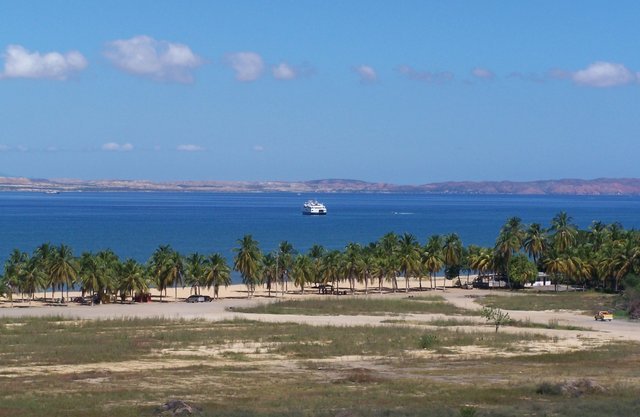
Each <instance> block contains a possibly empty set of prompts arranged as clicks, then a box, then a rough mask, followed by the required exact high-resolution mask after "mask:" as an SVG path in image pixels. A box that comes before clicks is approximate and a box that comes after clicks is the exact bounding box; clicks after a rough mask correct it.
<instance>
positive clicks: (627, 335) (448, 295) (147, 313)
mask: <svg viewBox="0 0 640 417" xmlns="http://www.w3.org/2000/svg"><path fill="white" fill-rule="evenodd" d="M428 285H429V284H428V282H423V286H424V287H425V289H426V288H427V287H428ZM439 285H440V286H441V285H442V283H439ZM399 286H400V289H401V291H400V292H397V293H383V294H377V290H373V289H371V288H370V293H369V295H364V294H363V293H362V292H360V294H359V295H358V297H364V296H367V297H400V298H402V297H407V296H408V294H406V293H405V292H404V291H403V288H404V282H402V281H400V282H399ZM411 287H412V289H416V288H417V287H418V283H417V282H412V283H411ZM359 290H360V291H362V290H363V288H360V289H359ZM434 293H437V294H438V295H441V296H443V297H444V298H445V299H446V300H447V301H448V302H450V303H452V304H454V305H456V306H458V307H462V308H466V309H480V308H481V306H480V304H478V303H477V302H476V300H477V299H478V297H482V296H484V295H487V294H489V293H495V292H492V291H490V290H476V289H474V290H463V289H454V288H447V289H446V290H445V291H443V290H442V289H441V288H440V289H438V290H425V291H423V292H413V291H412V292H411V293H410V294H409V295H417V294H420V295H426V294H434ZM175 294H176V292H175V291H174V289H173V288H172V289H169V290H168V292H167V295H168V296H167V297H166V298H165V302H159V301H157V300H159V294H158V293H157V292H153V295H154V297H153V300H154V301H153V302H150V303H136V304H119V303H117V304H102V305H94V306H88V305H79V304H75V303H67V304H66V305H65V306H48V305H44V304H43V303H38V302H32V303H29V302H24V303H14V304H13V307H11V304H10V303H9V302H4V303H3V304H0V317H34V316H62V317H66V318H72V319H108V318H127V317H139V318H151V317H164V318H168V319H179V318H183V319H196V318H198V319H205V320H215V321H218V320H230V319H234V318H246V319H251V320H260V321H268V322H295V323H304V324H311V325H335V326H355V325H371V326H384V325H397V323H396V324H390V323H388V321H389V319H393V320H394V321H397V320H402V321H403V322H405V323H406V324H407V325H421V326H429V322H430V321H431V320H434V319H440V318H448V317H444V316H443V315H438V314H405V315H401V316H397V315H396V316H393V317H390V316H366V315H357V316H304V315H286V314H245V313H240V312H236V311H234V309H235V308H238V307H247V306H253V305H257V304H260V303H268V302H274V301H278V300H283V299H296V298H303V297H325V298H330V297H336V296H335V295H318V294H317V290H313V289H311V288H309V289H307V291H306V293H305V294H304V295H303V294H300V292H299V291H295V292H293V291H292V292H289V293H286V294H285V295H284V296H282V294H281V292H278V293H277V294H276V293H275V292H272V294H271V297H269V296H268V293H267V291H266V290H265V289H263V288H257V289H256V292H255V295H254V297H252V298H250V299H248V298H247V296H246V287H245V286H244V285H232V286H229V288H221V290H220V297H221V298H220V299H217V300H215V301H212V302H210V303H193V304H192V303H185V302H184V301H182V300H184V298H186V297H188V296H189V295H190V294H191V290H190V289H189V288H184V289H183V288H178V290H177V296H178V298H177V300H176V298H175ZM202 294H208V295H212V292H211V291H202ZM501 294H505V293H504V292H501ZM47 295H48V296H49V297H51V293H49V294H47ZM75 295H76V294H74V293H71V294H70V296H71V297H73V296H75ZM37 296H42V294H39V295H37ZM56 296H57V297H59V296H60V294H56ZM65 296H66V294H65ZM508 313H509V315H510V317H511V318H513V319H517V320H529V321H531V322H535V323H543V324H547V323H549V321H550V320H552V319H554V320H556V319H557V320H558V322H559V324H560V325H571V326H579V327H581V328H585V329H590V330H588V331H586V330H585V331H568V330H555V329H538V328H521V327H503V328H502V329H501V330H500V331H509V332H523V331H531V332H535V333H545V334H548V335H551V336H553V337H555V338H558V339H562V340H563V343H562V344H564V345H567V346H572V345H576V346H577V345H584V344H585V340H590V341H592V342H594V343H604V342H606V341H613V340H619V341H624V340H627V341H640V323H638V322H631V321H626V320H614V321H612V322H596V321H595V320H594V319H593V317H592V316H588V315H584V314H581V313H580V312H574V311H508ZM456 318H460V319H461V318H463V317H456ZM469 318H472V319H474V320H477V322H478V326H470V327H468V329H470V330H475V331H477V330H485V331H493V328H492V327H491V326H489V325H486V324H485V323H484V321H483V319H481V318H478V317H472V316H470V317H469ZM456 327H457V328H461V329H462V328H464V327H460V326H456Z"/></svg>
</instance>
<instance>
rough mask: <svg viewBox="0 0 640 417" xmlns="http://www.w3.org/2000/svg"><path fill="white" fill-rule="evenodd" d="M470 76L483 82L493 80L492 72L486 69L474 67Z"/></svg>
mask: <svg viewBox="0 0 640 417" xmlns="http://www.w3.org/2000/svg"><path fill="white" fill-rule="evenodd" d="M471 74H473V76H474V77H476V78H481V79H483V80H493V79H494V78H495V76H496V75H495V74H494V73H493V71H491V70H489V69H487V68H480V67H476V68H474V69H473V70H472V71H471Z"/></svg>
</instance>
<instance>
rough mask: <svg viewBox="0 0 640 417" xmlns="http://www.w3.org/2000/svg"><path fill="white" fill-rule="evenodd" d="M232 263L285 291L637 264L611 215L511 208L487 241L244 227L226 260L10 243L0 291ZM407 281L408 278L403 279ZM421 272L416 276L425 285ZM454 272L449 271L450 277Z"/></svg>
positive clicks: (210, 282)
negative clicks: (319, 236) (332, 246)
mask: <svg viewBox="0 0 640 417" xmlns="http://www.w3.org/2000/svg"><path fill="white" fill-rule="evenodd" d="M232 268H233V270H235V271H237V272H238V273H239V274H240V276H241V277H242V282H243V283H244V284H245V285H246V287H247V294H248V296H252V295H253V293H254V291H255V289H256V287H257V286H259V285H263V286H265V287H266V289H267V290H268V291H269V294H270V295H271V294H272V292H277V291H281V292H282V293H284V292H286V291H288V289H289V288H288V287H289V284H291V285H292V286H294V287H296V288H299V289H300V291H302V292H304V291H305V288H307V287H308V286H310V285H313V286H319V285H322V286H326V287H327V288H332V289H337V288H338V287H340V286H343V288H348V290H349V291H351V292H355V289H356V285H357V284H360V285H364V288H365V292H368V291H369V290H370V289H375V290H378V291H380V292H381V291H382V289H383V286H387V285H389V286H390V287H391V289H392V290H393V291H398V290H401V289H400V288H399V287H398V283H399V280H398V279H399V278H417V279H418V285H419V288H420V289H423V288H424V286H428V287H429V288H435V286H436V284H437V283H436V280H435V277H436V275H437V274H439V273H443V272H444V277H445V278H446V279H449V280H457V282H458V283H460V281H461V275H465V274H466V276H467V280H468V277H469V276H470V275H471V274H478V275H479V276H492V277H494V278H496V279H502V280H505V281H506V282H507V285H508V286H509V287H511V288H518V287H522V286H524V284H526V283H530V282H534V281H535V280H536V278H537V277H538V273H539V272H543V273H545V274H546V276H548V277H549V279H550V280H551V282H552V283H555V284H566V285H579V286H582V287H584V288H600V289H605V290H611V291H618V290H619V289H620V288H621V283H622V282H623V280H624V279H625V278H627V277H628V276H634V275H638V274H639V273H640V232H638V231H636V230H633V229H632V230H625V229H624V228H623V227H622V225H620V224H619V223H612V224H604V223H602V222H598V221H594V222H593V223H592V224H591V225H590V226H589V227H588V228H587V229H580V228H579V227H577V226H576V225H575V224H573V222H572V219H571V217H570V216H568V215H567V214H566V213H564V212H561V213H558V214H557V215H556V216H554V217H553V219H552V220H551V222H550V225H549V227H543V226H542V225H540V224H538V223H532V224H529V225H526V224H524V223H523V222H522V220H521V219H520V218H518V217H512V218H510V219H508V220H507V221H506V222H505V224H504V225H503V226H502V227H501V229H500V231H499V233H498V235H497V238H496V241H495V245H494V246H492V247H481V246H476V245H468V246H465V245H463V243H462V241H461V239H460V238H459V236H458V235H457V234H455V233H451V234H447V235H443V236H441V235H433V236H430V237H428V238H427V239H426V241H425V242H424V243H423V244H421V243H420V242H419V241H418V239H417V238H416V237H415V236H414V235H413V234H410V233H404V234H396V233H387V234H386V235H384V236H382V237H381V238H380V239H378V240H377V241H375V242H371V243H369V244H367V245H361V244H359V243H353V242H352V243H349V244H347V245H346V246H345V248H344V249H343V250H327V249H325V248H324V247H323V246H321V245H318V244H316V245H313V246H312V247H311V248H310V249H309V250H308V251H307V252H305V253H300V252H298V251H297V250H295V248H294V247H293V245H292V244H291V243H289V242H287V241H283V242H281V243H280V244H279V246H278V248H277V249H276V250H275V251H272V252H268V253H264V252H263V251H262V250H261V249H260V246H259V242H258V241H256V240H255V239H254V238H253V237H252V236H251V235H245V236H244V237H242V238H241V239H238V241H237V246H236V247H235V248H234V257H233V265H231V266H230V265H228V263H227V261H226V259H225V258H224V257H223V256H222V255H220V254H219V253H212V254H210V255H202V254H199V253H193V254H190V255H186V256H184V255H182V254H180V253H179V252H177V251H176V250H174V249H172V248H171V247H170V246H169V245H162V246H159V247H158V248H157V249H156V250H155V251H154V253H153V254H152V255H151V257H150V258H149V260H148V261H147V262H146V263H139V262H138V261H136V260H133V259H126V260H124V261H123V260H121V259H120V258H119V257H118V256H117V255H116V254H115V253H114V252H113V251H111V250H104V251H100V252H97V253H91V252H85V253H82V254H81V255H80V256H79V257H74V256H73V254H72V250H71V248H70V247H68V246H66V245H64V244H61V245H59V246H53V245H51V244H49V243H44V244H42V245H40V246H38V247H37V248H36V249H35V250H34V251H33V253H32V254H28V253H26V252H22V251H20V250H18V249H15V250H14V251H13V252H12V253H11V254H10V256H9V258H8V260H7V261H6V262H5V265H4V271H3V272H4V273H3V276H2V277H1V278H0V293H3V294H5V295H6V296H8V297H12V296H13V294H18V293H19V294H22V295H23V296H25V295H26V296H29V297H31V298H33V296H34V293H35V292H37V291H41V290H44V291H45V298H46V291H48V290H49V289H50V290H51V296H52V297H55V291H56V290H57V291H58V292H59V293H60V292H61V291H62V290H63V288H66V289H67V290H68V289H69V288H77V289H79V290H81V291H82V293H83V295H85V294H87V293H88V294H92V295H93V294H97V295H98V296H99V297H101V298H108V297H119V298H121V299H123V300H124V299H125V298H126V297H131V296H133V295H134V294H139V293H144V292H146V291H148V289H149V287H150V286H155V287H156V288H157V289H158V290H159V291H160V292H161V294H164V295H165V296H166V294H167V289H168V288H170V287H174V288H175V291H176V297H177V288H178V286H182V287H184V286H190V287H191V288H192V289H193V291H194V292H195V293H196V294H200V292H201V291H202V289H203V288H206V289H207V290H211V289H213V292H214V297H215V296H217V294H218V289H219V287H220V286H222V285H224V286H228V285H230V284H231V269H232ZM401 281H403V283H404V288H403V290H404V291H409V290H410V289H411V288H410V285H411V282H410V280H409V279H404V280H401ZM423 281H424V286H423ZM454 282H455V281H454Z"/></svg>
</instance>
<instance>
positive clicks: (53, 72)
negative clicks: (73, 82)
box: [0, 45, 87, 80]
mask: <svg viewBox="0 0 640 417" xmlns="http://www.w3.org/2000/svg"><path fill="white" fill-rule="evenodd" d="M2 57H3V58H4V61H5V62H4V71H3V72H2V73H0V78H48V79H53V80H65V79H67V77H69V75H71V74H72V73H73V72H76V71H81V70H83V69H85V68H86V67H87V60H86V59H85V57H84V56H83V55H82V54H81V53H80V52H78V51H70V52H67V53H65V54H61V53H59V52H49V53H46V54H40V53H39V52H29V51H28V50H26V49H25V48H24V47H22V46H20V45H9V46H7V49H6V50H5V53H4V54H2Z"/></svg>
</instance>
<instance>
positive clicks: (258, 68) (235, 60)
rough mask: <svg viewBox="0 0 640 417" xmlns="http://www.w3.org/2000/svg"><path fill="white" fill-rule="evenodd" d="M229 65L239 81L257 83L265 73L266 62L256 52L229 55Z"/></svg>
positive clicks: (227, 57)
mask: <svg viewBox="0 0 640 417" xmlns="http://www.w3.org/2000/svg"><path fill="white" fill-rule="evenodd" d="M225 61H226V63H227V65H229V67H231V69H233V71H234V72H235V76H236V80H238V81H255V80H257V79H258V78H260V76H261V75H262V72H263V71H264V61H263V60H262V57H261V56H260V55H258V54H257V53H255V52H234V53H231V54H227V56H226V59H225Z"/></svg>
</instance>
